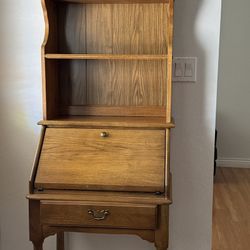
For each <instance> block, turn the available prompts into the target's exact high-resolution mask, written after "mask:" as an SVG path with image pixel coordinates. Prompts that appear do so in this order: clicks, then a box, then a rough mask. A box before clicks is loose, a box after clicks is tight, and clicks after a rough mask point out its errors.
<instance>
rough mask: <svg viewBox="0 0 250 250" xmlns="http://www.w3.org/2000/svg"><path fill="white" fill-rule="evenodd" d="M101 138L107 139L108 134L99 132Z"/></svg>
mask: <svg viewBox="0 0 250 250" xmlns="http://www.w3.org/2000/svg"><path fill="white" fill-rule="evenodd" d="M100 135H101V137H103V138H104V137H108V136H109V133H108V132H101V134H100Z"/></svg>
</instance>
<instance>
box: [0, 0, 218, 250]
mask: <svg viewBox="0 0 250 250" xmlns="http://www.w3.org/2000/svg"><path fill="white" fill-rule="evenodd" d="M0 18H1V20H0V32H1V33H0V34H1V39H0V42H1V44H0V48H1V53H0V56H1V65H0V70H1V71H0V83H1V84H0V117H1V118H2V119H1V123H0V131H1V133H0V142H1V144H0V161H1V168H0V171H1V172H0V173H1V175H0V178H1V180H0V192H1V197H0V198H1V205H0V209H1V211H0V216H1V217H0V223H1V228H0V230H1V231H0V248H1V250H13V249H19V250H29V249H32V245H31V243H30V242H29V241H28V219H27V213H28V208H27V201H26V200H25V199H24V196H25V194H26V193H27V192H28V177H29V174H30V170H31V166H32V160H33V157H34V153H35V147H36V144H37V140H38V134H39V128H38V126H36V121H37V120H39V119H40V117H41V95H40V93H41V74H40V51H39V49H40V44H41V41H42V36H43V19H42V12H41V7H40V3H39V0H26V1H23V0H1V1H0ZM219 19H220V1H218V0H192V1H191V0H181V1H180V0H179V1H176V16H175V23H176V26H175V35H176V36H175V55H176V56H197V57H198V60H199V69H198V71H199V72H198V82H197V83H196V84H180V83H175V86H174V103H173V104H174V115H175V120H176V124H177V127H176V129H174V131H173V136H172V151H171V158H172V170H173V177H174V180H173V181H174V185H173V196H174V204H173V205H172V207H171V223H170V224H171V230H170V231H171V232H170V245H171V246H170V250H183V249H185V250H211V207H212V172H213V140H214V126H215V103H216V84H217V60H218V44H219V23H220V20H219ZM54 243H55V242H54V240H49V241H47V242H46V246H45V250H52V249H55V248H54ZM67 246H68V248H67V249H68V250H69V249H70V250H78V249H79V250H80V249H83V248H84V249H86V250H97V249H100V250H118V249H119V250H125V249H126V250H127V249H131V250H153V249H154V247H153V245H152V244H150V243H148V242H146V241H142V240H140V239H139V238H137V237H132V236H111V235H109V236H104V235H101V236H100V235H86V234H85V235H84V234H73V235H71V236H70V237H69V239H68V241H67Z"/></svg>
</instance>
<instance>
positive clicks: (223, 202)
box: [213, 168, 250, 250]
mask: <svg viewBox="0 0 250 250" xmlns="http://www.w3.org/2000/svg"><path fill="white" fill-rule="evenodd" d="M213 206H214V208H213V250H249V249H250V169H240V168H218V170H217V174H216V177H215V181H214V205H213Z"/></svg>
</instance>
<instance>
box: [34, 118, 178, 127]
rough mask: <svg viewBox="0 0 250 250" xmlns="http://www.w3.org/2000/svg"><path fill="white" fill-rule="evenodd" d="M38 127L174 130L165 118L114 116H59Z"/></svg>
mask: <svg viewBox="0 0 250 250" xmlns="http://www.w3.org/2000/svg"><path fill="white" fill-rule="evenodd" d="M38 124H39V125H45V126H48V127H81V126H85V127H86V126H87V127H130V128H174V127H175V125H174V123H173V122H171V123H166V118H165V117H114V116H61V117H58V118H56V119H53V120H42V121H40V122H39V123H38Z"/></svg>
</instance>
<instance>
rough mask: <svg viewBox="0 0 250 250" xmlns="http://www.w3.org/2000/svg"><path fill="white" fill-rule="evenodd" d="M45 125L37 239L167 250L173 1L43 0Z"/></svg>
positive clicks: (33, 232) (36, 189) (33, 186)
mask: <svg viewBox="0 0 250 250" xmlns="http://www.w3.org/2000/svg"><path fill="white" fill-rule="evenodd" d="M42 7H43V12H44V18H45V39H44V43H43V45H42V78H43V114H44V116H43V120H42V121H41V122H39V125H41V126H42V132H41V138H40V143H39V146H38V150H37V154H36V158H35V162H34V168H33V173H32V176H31V179H30V192H29V195H28V196H27V198H28V200H29V220H30V240H31V241H32V242H33V245H34V249H35V250H42V248H43V241H44V239H45V238H46V237H47V236H49V235H53V234H57V250H63V249H64V237H63V234H64V232H86V233H110V234H134V235H138V236H140V237H141V238H143V239H145V240H148V241H150V242H154V243H155V246H156V248H157V249H158V250H166V249H167V247H168V208H169V205H170V203H171V175H170V168H169V137H170V129H171V128H173V127H174V124H173V122H172V121H171V89H172V36H173V35H172V33H173V0H42Z"/></svg>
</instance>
